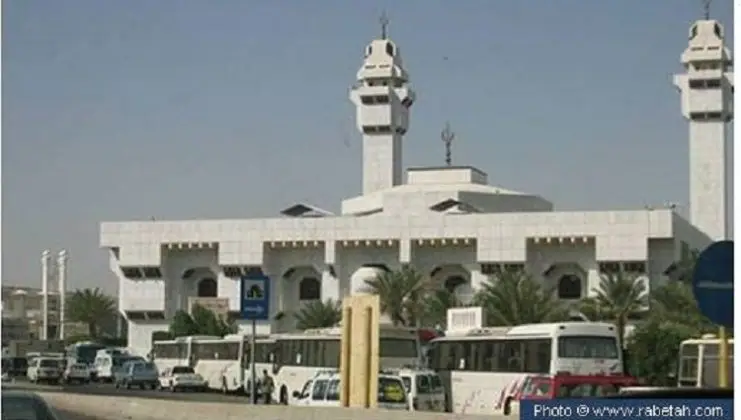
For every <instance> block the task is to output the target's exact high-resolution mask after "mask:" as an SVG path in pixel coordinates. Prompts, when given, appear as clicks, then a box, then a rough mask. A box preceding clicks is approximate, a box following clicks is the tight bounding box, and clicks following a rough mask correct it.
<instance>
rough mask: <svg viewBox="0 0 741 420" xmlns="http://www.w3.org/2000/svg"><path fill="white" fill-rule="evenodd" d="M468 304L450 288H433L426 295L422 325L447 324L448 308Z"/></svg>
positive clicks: (421, 316) (421, 317)
mask: <svg viewBox="0 0 741 420" xmlns="http://www.w3.org/2000/svg"><path fill="white" fill-rule="evenodd" d="M462 306H466V305H464V304H463V303H462V302H461V301H460V300H459V299H458V298H457V297H456V296H455V293H453V292H451V291H450V290H448V289H445V288H441V289H436V290H433V291H431V292H429V293H427V295H426V296H425V299H424V306H423V307H422V314H421V315H420V319H421V320H422V322H421V324H422V325H428V326H435V327H436V326H445V325H446V323H447V318H448V309H450V308H458V307H462Z"/></svg>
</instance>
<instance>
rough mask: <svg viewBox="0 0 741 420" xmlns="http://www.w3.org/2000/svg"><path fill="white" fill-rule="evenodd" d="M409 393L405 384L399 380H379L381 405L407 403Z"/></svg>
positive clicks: (379, 400)
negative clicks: (405, 388)
mask: <svg viewBox="0 0 741 420" xmlns="http://www.w3.org/2000/svg"><path fill="white" fill-rule="evenodd" d="M406 401H407V393H406V391H405V390H404V383H403V382H402V381H401V379H398V378H383V377H381V378H378V402H379V403H394V404H399V403H406Z"/></svg>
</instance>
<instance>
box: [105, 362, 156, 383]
mask: <svg viewBox="0 0 741 420" xmlns="http://www.w3.org/2000/svg"><path fill="white" fill-rule="evenodd" d="M114 375H115V378H114V379H113V381H114V383H115V385H116V388H125V389H131V388H132V387H139V388H141V389H147V388H148V389H156V388H157V387H158V386H159V383H160V381H159V375H158V374H157V367H155V365H154V363H152V362H127V363H126V364H124V365H123V368H122V369H121V370H119V371H116V372H115V373H114Z"/></svg>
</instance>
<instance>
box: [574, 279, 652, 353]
mask: <svg viewBox="0 0 741 420" xmlns="http://www.w3.org/2000/svg"><path fill="white" fill-rule="evenodd" d="M593 293H594V296H592V297H588V298H586V299H584V300H583V301H582V304H581V311H582V313H584V314H585V315H586V316H587V317H588V318H589V319H592V320H605V321H610V322H613V323H614V324H615V327H616V328H617V333H618V337H620V339H621V341H622V339H623V337H624V336H625V327H626V325H628V320H629V319H631V318H634V317H637V316H638V315H639V314H642V313H644V312H645V310H646V308H647V307H648V302H649V299H648V291H647V288H646V283H645V282H644V281H643V279H641V278H639V277H638V276H637V275H633V274H629V273H624V272H618V273H614V274H604V275H603V276H602V280H600V283H599V286H598V287H596V288H595V289H594V290H593Z"/></svg>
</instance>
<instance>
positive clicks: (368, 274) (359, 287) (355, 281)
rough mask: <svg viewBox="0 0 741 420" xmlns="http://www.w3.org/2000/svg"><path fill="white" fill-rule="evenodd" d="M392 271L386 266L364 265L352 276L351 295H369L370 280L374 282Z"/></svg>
mask: <svg viewBox="0 0 741 420" xmlns="http://www.w3.org/2000/svg"><path fill="white" fill-rule="evenodd" d="M389 271H391V270H390V269H389V268H388V266H387V265H385V264H364V265H363V266H361V267H360V268H358V269H357V270H355V272H354V273H353V274H352V276H350V293H351V294H354V293H368V292H369V288H368V283H367V281H368V280H373V279H375V278H378V277H379V276H382V275H383V274H385V273H388V272H389Z"/></svg>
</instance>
